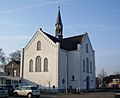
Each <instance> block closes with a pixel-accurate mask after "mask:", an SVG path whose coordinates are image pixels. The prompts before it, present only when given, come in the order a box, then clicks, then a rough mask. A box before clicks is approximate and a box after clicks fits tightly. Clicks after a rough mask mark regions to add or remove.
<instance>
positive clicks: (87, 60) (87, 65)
mask: <svg viewBox="0 0 120 98" xmlns="http://www.w3.org/2000/svg"><path fill="white" fill-rule="evenodd" d="M86 71H87V73H89V59H88V58H86Z"/></svg>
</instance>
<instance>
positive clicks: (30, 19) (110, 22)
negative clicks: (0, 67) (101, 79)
mask: <svg viewBox="0 0 120 98" xmlns="http://www.w3.org/2000/svg"><path fill="white" fill-rule="evenodd" d="M59 3H60V7H61V16H62V22H63V26H64V32H63V33H64V37H68V36H73V35H79V34H83V33H84V32H88V34H89V37H90V40H91V43H92V45H93V48H94V50H95V52H96V69H97V70H96V71H97V72H96V73H97V74H98V73H99V72H100V71H101V69H105V71H106V72H107V73H108V74H113V73H114V72H116V71H120V0H0V48H3V50H4V52H5V53H6V55H8V54H9V53H11V52H14V51H16V50H17V49H21V48H23V47H24V46H25V45H26V44H27V43H28V41H29V40H30V39H31V37H32V36H33V35H34V34H35V32H36V31H37V29H38V28H42V29H43V31H45V32H48V33H49V34H51V35H55V32H54V31H55V21H56V17H57V11H58V9H57V8H58V4H59Z"/></svg>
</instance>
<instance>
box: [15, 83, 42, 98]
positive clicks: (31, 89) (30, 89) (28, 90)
mask: <svg viewBox="0 0 120 98" xmlns="http://www.w3.org/2000/svg"><path fill="white" fill-rule="evenodd" d="M13 95H14V96H27V97H28V98H32V97H33V96H36V98H39V97H40V91H39V89H38V88H37V87H35V86H30V85H26V86H21V87H18V88H17V89H15V90H14V92H13Z"/></svg>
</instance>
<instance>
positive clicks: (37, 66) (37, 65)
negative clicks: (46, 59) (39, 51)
mask: <svg viewBox="0 0 120 98" xmlns="http://www.w3.org/2000/svg"><path fill="white" fill-rule="evenodd" d="M35 72H41V58H40V56H37V57H36V62H35Z"/></svg>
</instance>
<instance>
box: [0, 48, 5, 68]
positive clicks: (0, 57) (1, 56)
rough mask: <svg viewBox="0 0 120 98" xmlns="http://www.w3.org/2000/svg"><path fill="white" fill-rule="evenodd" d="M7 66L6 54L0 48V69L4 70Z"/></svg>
mask: <svg viewBox="0 0 120 98" xmlns="http://www.w3.org/2000/svg"><path fill="white" fill-rule="evenodd" d="M5 64H6V57H5V53H4V51H3V49H2V48H0V69H1V70H4V65H5Z"/></svg>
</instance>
